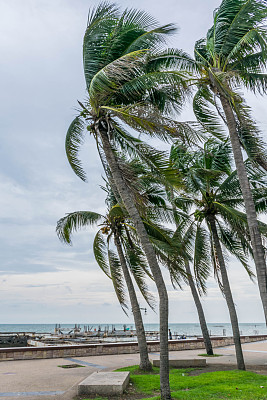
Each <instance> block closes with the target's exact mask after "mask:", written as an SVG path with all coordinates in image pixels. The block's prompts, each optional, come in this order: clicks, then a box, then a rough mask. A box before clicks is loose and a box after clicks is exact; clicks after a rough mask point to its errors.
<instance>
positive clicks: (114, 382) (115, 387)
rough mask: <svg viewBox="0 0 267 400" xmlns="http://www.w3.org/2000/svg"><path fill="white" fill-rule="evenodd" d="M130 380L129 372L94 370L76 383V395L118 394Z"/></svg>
mask: <svg viewBox="0 0 267 400" xmlns="http://www.w3.org/2000/svg"><path fill="white" fill-rule="evenodd" d="M129 380H130V372H128V371H126V372H94V373H93V374H92V375H90V376H88V378H86V379H84V381H82V382H81V383H80V384H79V385H78V395H84V394H85V395H86V394H98V395H101V396H102V395H103V396H109V395H110V396H114V395H120V394H122V393H123V391H124V390H125V389H126V387H127V385H128V384H129Z"/></svg>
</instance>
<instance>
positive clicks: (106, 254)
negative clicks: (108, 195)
mask: <svg viewBox="0 0 267 400" xmlns="http://www.w3.org/2000/svg"><path fill="white" fill-rule="evenodd" d="M95 225H98V226H100V229H99V230H98V232H97V233H96V236H95V239H94V243H93V251H94V256H95V259H96V261H97V263H98V265H99V267H100V268H101V269H102V270H103V272H104V273H105V274H106V275H107V276H108V277H109V278H110V279H111V280H112V283H113V286H114V289H115V293H116V296H117V298H118V300H119V302H120V304H121V306H122V309H123V310H124V312H126V314H127V311H126V309H127V304H126V296H125V289H124V282H125V283H126V286H127V290H128V294H129V298H130V303H131V310H132V313H133V317H134V322H135V327H136V335H137V341H138V348H139V352H140V369H142V370H144V371H151V369H152V366H151V363H150V361H149V357H148V348H147V343H146V335H145V329H144V324H143V319H142V315H141V310H140V306H139V302H138V299H137V295H136V291H135V288H134V284H133V281H132V279H131V274H130V271H131V273H132V275H133V277H134V279H135V281H136V284H137V286H138V288H139V289H140V291H141V293H142V295H143V297H144V299H145V300H146V301H147V303H148V305H149V306H151V307H152V308H153V298H152V296H151V295H150V293H149V291H148V288H147V285H146V282H145V279H144V277H145V275H147V274H148V275H149V272H148V266H147V263H146V261H145V258H144V254H143V253H142V251H141V250H140V248H139V244H138V243H137V242H136V233H135V230H134V229H133V228H132V227H131V225H130V224H129V223H127V218H126V217H125V215H124V213H123V210H122V208H121V207H120V206H118V205H114V206H111V207H110V209H109V211H108V213H107V215H105V216H104V215H101V214H99V213H96V212H91V211H76V212H72V213H69V214H67V215H66V216H65V217H63V218H61V219H60V220H59V221H58V223H57V228H56V231H57V234H58V237H59V239H60V240H61V241H62V242H64V243H66V244H69V245H71V244H72V240H71V237H72V234H73V233H74V232H75V231H77V230H78V229H82V228H84V227H87V226H95ZM111 239H113V242H114V244H115V248H116V252H114V250H113V249H112V243H111Z"/></svg>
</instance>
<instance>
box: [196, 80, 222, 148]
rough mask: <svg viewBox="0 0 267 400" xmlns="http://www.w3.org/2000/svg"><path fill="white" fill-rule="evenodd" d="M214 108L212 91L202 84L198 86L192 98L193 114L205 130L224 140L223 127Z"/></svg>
mask: <svg viewBox="0 0 267 400" xmlns="http://www.w3.org/2000/svg"><path fill="white" fill-rule="evenodd" d="M214 108H215V103H214V99H213V96H212V93H211V92H210V90H209V89H208V88H206V87H204V86H203V85H202V86H200V87H199V89H198V91H197V92H196V94H195V96H194V100H193V110H194V114H195V116H196V118H197V120H198V122H199V123H200V124H201V125H202V126H203V128H204V129H205V130H206V131H208V132H209V133H211V134H212V135H213V136H214V137H216V138H218V139H220V140H225V139H226V136H225V128H224V126H223V124H222V121H221V120H220V119H219V118H218V115H217V112H216V109H214Z"/></svg>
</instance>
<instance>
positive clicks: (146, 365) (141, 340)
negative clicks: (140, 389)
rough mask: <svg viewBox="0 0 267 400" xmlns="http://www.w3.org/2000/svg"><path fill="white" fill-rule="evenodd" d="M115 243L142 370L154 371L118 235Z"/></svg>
mask: <svg viewBox="0 0 267 400" xmlns="http://www.w3.org/2000/svg"><path fill="white" fill-rule="evenodd" d="M114 242H115V246H116V248H117V252H118V255H119V259H120V263H121V267H122V272H123V275H124V279H125V282H126V286H127V289H128V293H129V297H130V302H131V307H132V312H133V316H134V323H135V328H136V335H137V341H138V348H139V352H140V365H139V367H140V369H142V370H144V371H151V370H152V365H151V362H150V361H149V357H148V349H147V343H146V334H145V329H144V324H143V319H142V314H141V310H140V307H139V303H138V300H137V296H136V292H135V288H134V285H133V282H132V279H131V275H130V273H129V270H128V266H127V263H126V260H125V257H124V253H123V249H122V246H121V241H120V239H119V237H118V235H116V234H115V237H114Z"/></svg>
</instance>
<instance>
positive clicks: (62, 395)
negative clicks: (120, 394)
mask: <svg viewBox="0 0 267 400" xmlns="http://www.w3.org/2000/svg"><path fill="white" fill-rule="evenodd" d="M242 347H243V350H244V357H245V362H246V365H247V366H248V367H251V368H253V367H254V366H255V367H257V369H264V370H265V369H266V371H267V341H264V342H256V343H255V342H254V343H246V344H243V345H242ZM202 352H203V350H185V351H172V352H170V358H179V359H181V358H196V357H197V355H198V354H200V353H202ZM215 352H216V353H217V354H221V355H222V356H221V357H214V358H208V359H207V363H208V364H224V365H234V364H235V362H236V359H235V351H234V346H228V347H224V348H216V349H215ZM150 357H151V358H159V353H150ZM138 362H139V355H138V354H121V355H112V356H94V357H78V358H64V359H63V358H56V359H49V360H20V361H2V362H0V400H15V399H18V397H19V398H23V399H25V400H37V399H40V400H63V399H64V400H72V399H73V398H74V396H75V395H76V388H77V384H78V383H79V382H81V381H82V380H83V379H85V378H86V377H87V376H88V375H90V374H91V373H93V372H95V371H99V372H101V371H104V370H105V371H111V370H114V369H117V368H122V367H126V366H129V365H135V364H138ZM67 364H79V365H81V366H82V367H81V368H69V369H64V368H60V367H58V366H59V365H67ZM261 366H262V367H261Z"/></svg>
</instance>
